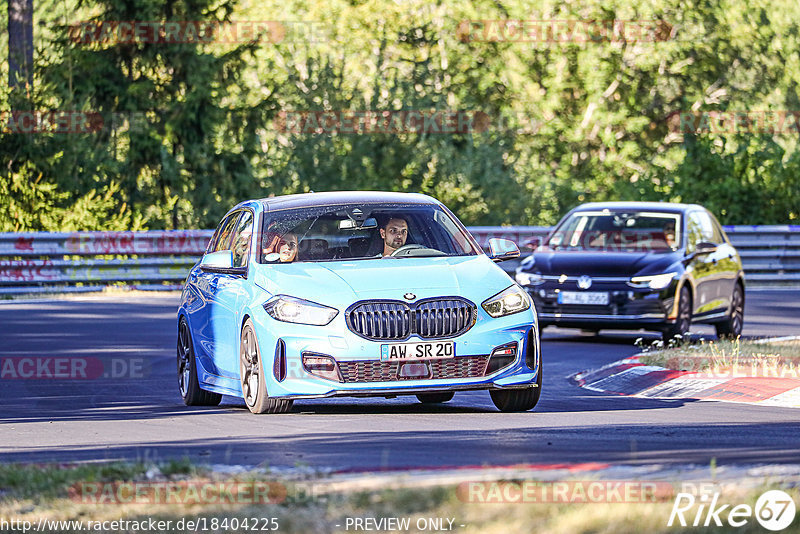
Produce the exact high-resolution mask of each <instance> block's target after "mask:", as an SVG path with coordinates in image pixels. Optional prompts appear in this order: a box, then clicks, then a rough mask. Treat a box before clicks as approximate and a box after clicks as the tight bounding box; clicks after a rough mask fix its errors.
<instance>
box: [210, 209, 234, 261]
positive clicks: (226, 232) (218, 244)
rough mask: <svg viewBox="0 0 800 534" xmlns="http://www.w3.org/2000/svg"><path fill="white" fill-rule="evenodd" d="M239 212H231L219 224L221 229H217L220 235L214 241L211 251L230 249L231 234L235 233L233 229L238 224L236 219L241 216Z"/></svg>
mask: <svg viewBox="0 0 800 534" xmlns="http://www.w3.org/2000/svg"><path fill="white" fill-rule="evenodd" d="M239 214H240V212H238V211H237V212H236V213H231V214H230V215H228V217H226V218H225V220H224V221H222V223H221V224H220V225H219V229H218V230H217V232H218V234H219V235H218V236H217V237H216V241H214V246H213V249H212V250H211V252H219V251H220V250H230V248H231V236H232V235H233V229H234V228H235V226H236V220H237V219H238V218H239Z"/></svg>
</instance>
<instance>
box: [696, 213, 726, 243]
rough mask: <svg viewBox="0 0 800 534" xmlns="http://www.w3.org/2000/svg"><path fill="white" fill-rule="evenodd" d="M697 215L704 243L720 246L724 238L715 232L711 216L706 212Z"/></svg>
mask: <svg viewBox="0 0 800 534" xmlns="http://www.w3.org/2000/svg"><path fill="white" fill-rule="evenodd" d="M696 215H697V219H698V220H699V221H700V226H701V227H702V231H703V241H708V242H709V243H716V244H719V243H720V242H721V241H722V236H721V235H720V234H718V233H717V232H716V231H715V230H714V223H713V222H711V216H710V215H709V214H708V213H706V212H705V211H698V212H696Z"/></svg>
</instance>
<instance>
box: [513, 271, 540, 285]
mask: <svg viewBox="0 0 800 534" xmlns="http://www.w3.org/2000/svg"><path fill="white" fill-rule="evenodd" d="M514 279H515V280H516V281H517V283H518V284H519V285H521V286H539V285H542V284H543V283H544V277H543V276H542V275H541V274H539V273H524V272H521V271H520V272H518V273H516V274H515V275H514Z"/></svg>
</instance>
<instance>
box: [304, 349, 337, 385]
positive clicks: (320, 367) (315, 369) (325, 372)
mask: <svg viewBox="0 0 800 534" xmlns="http://www.w3.org/2000/svg"><path fill="white" fill-rule="evenodd" d="M303 369H305V370H306V372H307V373H308V374H311V375H314V376H318V377H320V378H326V379H328V380H333V381H336V382H341V381H342V376H341V374H339V366H338V365H336V360H334V359H333V358H331V357H330V356H327V355H325V354H316V353H313V352H304V353H303Z"/></svg>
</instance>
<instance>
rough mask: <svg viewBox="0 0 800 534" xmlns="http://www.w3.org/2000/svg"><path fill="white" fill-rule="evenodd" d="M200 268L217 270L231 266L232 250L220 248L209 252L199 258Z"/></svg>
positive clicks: (230, 267)
mask: <svg viewBox="0 0 800 534" xmlns="http://www.w3.org/2000/svg"><path fill="white" fill-rule="evenodd" d="M200 268H201V269H203V270H204V271H218V270H224V269H232V268H233V252H231V251H230V250H220V251H218V252H209V253H208V254H206V255H205V256H203V259H202V260H200Z"/></svg>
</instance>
